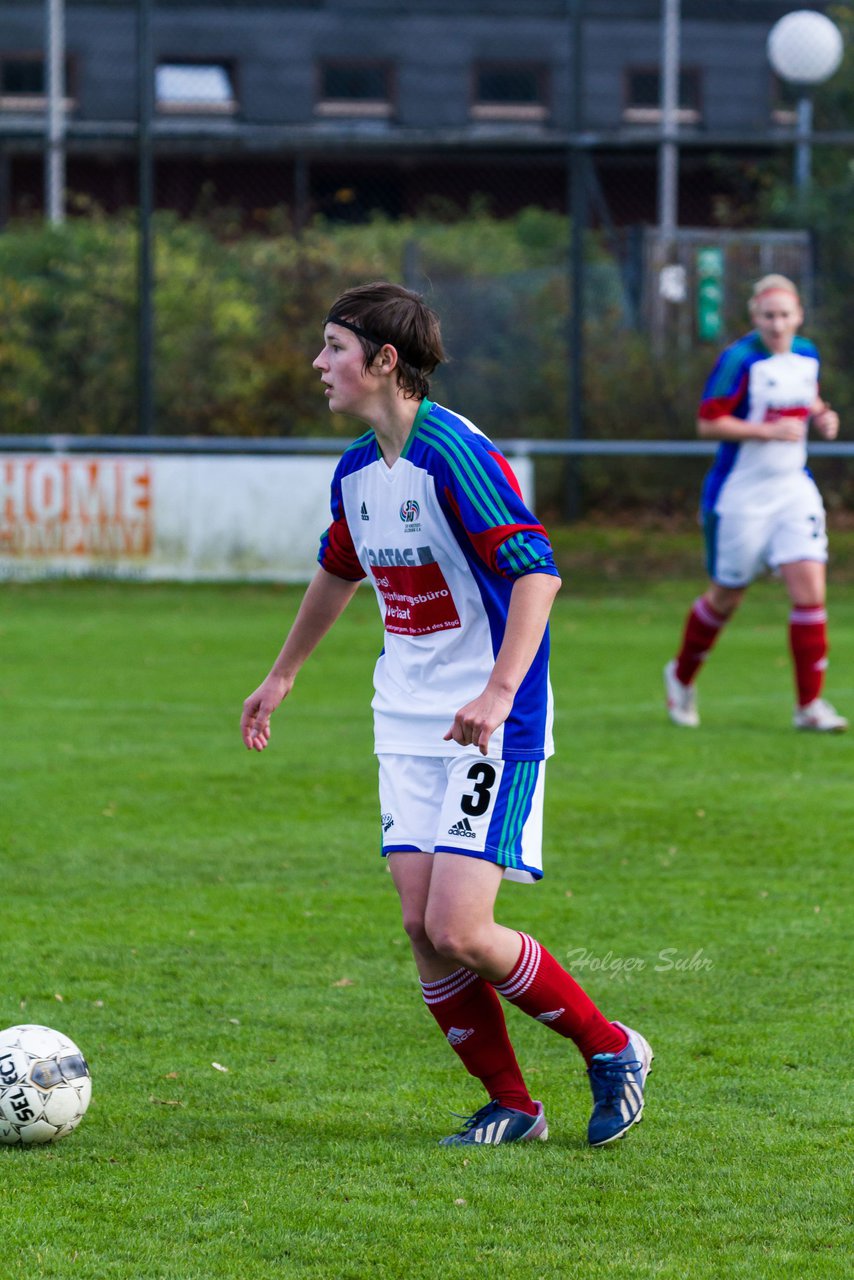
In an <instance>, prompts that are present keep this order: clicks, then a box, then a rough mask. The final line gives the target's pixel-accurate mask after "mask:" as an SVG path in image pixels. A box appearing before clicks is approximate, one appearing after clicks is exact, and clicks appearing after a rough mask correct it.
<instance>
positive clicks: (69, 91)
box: [0, 53, 75, 111]
mask: <svg viewBox="0 0 854 1280" xmlns="http://www.w3.org/2000/svg"><path fill="white" fill-rule="evenodd" d="M73 76H74V66H73V63H72V60H71V59H70V58H67V59H66V61H65V98H64V106H65V110H66V111H68V110H71V108H73V106H74V105H75V104H74V100H73V99H74V88H73ZM46 100H47V67H46V65H45V60H44V58H43V56H42V55H41V54H40V53H13V54H8V55H5V56H4V55H2V54H0V109H2V110H4V111H43V110H44V108H45V105H46Z"/></svg>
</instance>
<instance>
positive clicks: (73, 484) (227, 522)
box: [0, 452, 532, 582]
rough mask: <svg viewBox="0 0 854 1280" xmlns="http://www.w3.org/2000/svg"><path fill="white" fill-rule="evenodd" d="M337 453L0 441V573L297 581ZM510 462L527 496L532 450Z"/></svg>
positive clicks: (318, 527) (304, 575)
mask: <svg viewBox="0 0 854 1280" xmlns="http://www.w3.org/2000/svg"><path fill="white" fill-rule="evenodd" d="M335 463H336V459H335V458H334V457H332V456H329V457H326V456H322V457H318V456H311V457H298V456H293V455H287V456H273V457H270V456H269V455H267V456H251V455H242V454H241V455H229V456H215V457H212V456H205V455H199V454H192V455H188V456H173V455H155V454H153V455H150V456H141V455H136V454H134V455H131V454H122V455H113V454H101V455H97V456H95V455H92V456H86V455H82V454H73V455H56V454H17V453H6V454H3V453H1V452H0V580H6V581H13V580H17V581H27V580H35V579H44V578H66V577H72V578H75V577H81V578H82V577H87V578H88V577H101V578H123V579H124V578H127V579H137V580H142V581H146V580H147V581H152V582H154V581H187V582H204V581H235V580H244V581H259V582H263V581H268V582H305V581H307V580H308V579H309V578H310V577H311V575H312V574H313V573H314V570H315V567H316V563H317V560H316V556H317V549H318V544H319V540H320V535H321V533H322V532H323V531H324V529H325V528H326V526H327V524H328V521H329V485H330V482H331V480H332V473H333V471H334V469H335ZM513 467H514V470H515V471H516V473H517V475H518V477H519V480H520V483H521V485H522V490H523V492H524V493H525V495H526V498H527V499H528V500H529V501H530V500H531V495H530V489H531V484H532V465H531V463H530V460H528V459H514V460H513Z"/></svg>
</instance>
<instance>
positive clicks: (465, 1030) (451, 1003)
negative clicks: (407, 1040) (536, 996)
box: [421, 969, 537, 1116]
mask: <svg viewBox="0 0 854 1280" xmlns="http://www.w3.org/2000/svg"><path fill="white" fill-rule="evenodd" d="M421 992H422V994H423V996H424V1003H425V1004H426V1005H427V1008H428V1009H429V1010H430V1012H431V1013H432V1015H433V1017H434V1018H435V1019H436V1021H437V1022H438V1024H439V1026H440V1027H441V1028H442V1030H443V1031H444V1033H445V1039H446V1040H447V1041H448V1044H449V1045H450V1046H451V1048H452V1049H453V1050H454V1052H455V1053H456V1054H457V1056H458V1057H459V1059H460V1061H461V1062H462V1064H463V1066H464V1067H465V1069H466V1071H468V1073H469V1075H472V1076H475V1077H476V1079H478V1080H480V1081H481V1082H482V1084H483V1087H484V1088H485V1089H486V1091H487V1093H488V1094H489V1096H490V1098H498V1099H500V1101H501V1105H502V1106H505V1107H512V1108H513V1109H514V1110H516V1111H524V1112H525V1113H526V1114H527V1115H529V1116H535V1115H536V1114H537V1108H536V1106H535V1105H534V1103H533V1101H532V1099H531V1095H530V1093H529V1092H528V1090H527V1087H526V1085H525V1081H524V1078H523V1076H522V1071H521V1069H520V1067H519V1063H518V1062H517V1061H516V1054H515V1052H514V1050H513V1046H512V1044H511V1043H510V1037H509V1036H508V1034H507V1025H506V1023H505V1021H504V1010H503V1009H502V1008H501V1001H500V1000H499V999H498V996H497V995H496V994H495V991H494V990H493V988H492V987H491V986H490V984H489V983H488V982H484V980H483V978H481V977H479V976H478V974H476V973H474V972H473V971H472V970H471V969H457V971H456V973H452V974H450V975H449V977H447V978H440V979H439V980H438V981H437V982H422V983H421Z"/></svg>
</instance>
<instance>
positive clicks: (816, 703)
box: [792, 698, 848, 733]
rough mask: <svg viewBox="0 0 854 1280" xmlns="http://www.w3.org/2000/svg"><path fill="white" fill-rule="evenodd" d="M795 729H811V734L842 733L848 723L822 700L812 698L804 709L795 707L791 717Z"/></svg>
mask: <svg viewBox="0 0 854 1280" xmlns="http://www.w3.org/2000/svg"><path fill="white" fill-rule="evenodd" d="M792 723H793V724H794V726H795V728H796V729H811V730H812V732H813V733H844V732H845V730H846V729H847V728H848V721H847V720H846V719H845V717H844V716H841V715H840V714H839V712H838V711H837V710H836V708H835V707H832V706H831V705H830V703H829V702H825V700H824V698H814V699H813V701H812V702H808V703H807V704H806V706H805V707H796V708H795V714H794V716H793V717H792Z"/></svg>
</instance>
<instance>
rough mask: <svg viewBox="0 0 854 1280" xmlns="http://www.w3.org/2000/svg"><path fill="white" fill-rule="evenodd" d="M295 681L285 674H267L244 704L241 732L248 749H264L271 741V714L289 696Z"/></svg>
mask: <svg viewBox="0 0 854 1280" xmlns="http://www.w3.org/2000/svg"><path fill="white" fill-rule="evenodd" d="M292 686H293V681H287V680H285V679H284V677H283V676H273V675H269V676H267V679H266V680H265V681H264V683H263V684H260V685H259V686H258V688H257V689H256V690H255V692H254V693H250V695H249V697H248V698H247V699H246V701H245V702H244V704H243V715H242V716H241V717H240V733H241V736H242V738H243V743H244V746H245V747H246V749H247V750H248V751H263V750H264V748H265V747H266V745H267V743H268V742H269V741H270V716H271V715H272V714H273V712H274V711H275V710H276V707H278V705H279V704H280V702H282V701H283V699H284V698H286V697H287V696H288V694H289V693H290V691H291V688H292Z"/></svg>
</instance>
